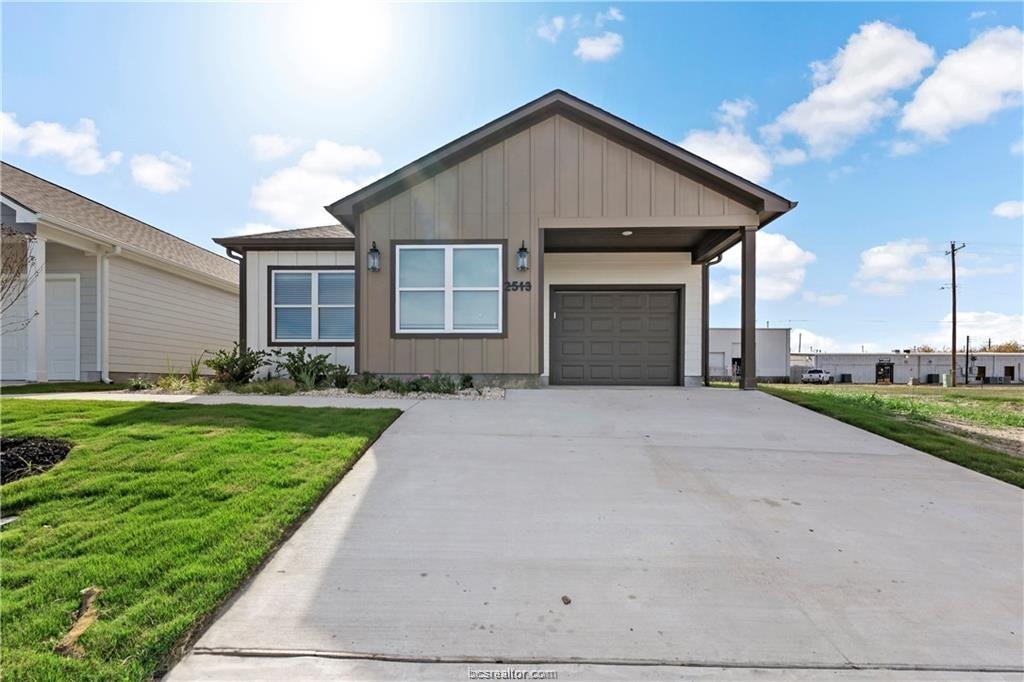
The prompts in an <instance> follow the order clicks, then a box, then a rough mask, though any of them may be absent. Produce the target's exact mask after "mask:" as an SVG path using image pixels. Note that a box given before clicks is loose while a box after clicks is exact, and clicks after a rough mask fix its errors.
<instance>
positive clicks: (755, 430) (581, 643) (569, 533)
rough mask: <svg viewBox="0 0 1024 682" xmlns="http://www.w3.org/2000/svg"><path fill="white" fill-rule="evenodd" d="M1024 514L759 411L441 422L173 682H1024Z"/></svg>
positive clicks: (328, 512) (594, 408) (305, 532)
mask: <svg viewBox="0 0 1024 682" xmlns="http://www.w3.org/2000/svg"><path fill="white" fill-rule="evenodd" d="M1022 516H1024V494H1022V491H1021V490H1019V489H1017V488H1015V487H1012V486H1010V485H1008V484H1005V483H1001V482H999V481H996V480H994V479H991V478H987V477H985V476H982V475H980V474H976V473H974V472H971V471H968V470H966V469H963V468H960V467H958V466H955V465H952V464H948V463H946V462H943V461H941V460H938V459H936V458H933V457H931V456H929V455H925V454H922V453H919V452H917V451H915V450H911V449H909V448H906V447H903V446H900V445H897V444H894V443H892V442H890V441H887V440H884V439H882V438H879V437H876V436H873V435H871V434H868V433H865V432H863V431H860V430H857V429H854V428H852V427H848V426H845V425H843V424H841V423H839V422H837V421H834V420H831V419H828V418H826V417H822V416H819V415H817V414H814V413H812V412H809V411H805V410H803V409H801V408H799V407H796V406H793V405H791V404H789V403H786V402H784V401H782V400H779V399H777V398H773V397H771V396H768V395H765V394H761V393H756V392H740V391H730V390H723V389H686V390H680V389H578V390H572V389H561V390H560V389H550V390H540V391H511V392H509V394H508V398H507V400H505V401H482V402H454V401H453V402H441V401H437V402H430V401H425V402H420V403H417V404H416V405H415V406H414V407H413V408H412V409H410V410H409V411H408V412H406V413H405V414H404V415H403V416H402V417H401V418H400V419H399V420H398V421H397V422H396V423H395V425H394V426H392V427H391V428H390V429H389V430H388V431H387V433H385V434H384V436H383V437H382V438H381V439H380V440H379V441H378V442H377V444H376V445H375V446H374V448H373V450H372V451H371V452H369V453H367V454H366V455H365V456H364V457H363V458H362V460H360V462H359V463H358V464H357V465H356V467H355V468H354V469H353V470H352V472H351V473H349V474H348V476H346V478H345V479H344V480H343V481H342V483H341V484H340V485H339V486H338V487H337V488H336V489H335V490H334V491H333V492H332V493H331V494H330V495H329V496H328V498H327V499H326V501H325V502H324V503H323V504H322V506H321V507H320V508H319V509H318V510H317V511H316V512H315V513H314V514H313V515H312V516H311V518H310V519H309V520H308V521H306V523H305V524H304V525H303V526H302V527H301V528H300V529H299V530H298V532H297V533H296V534H295V535H294V536H293V537H292V538H291V539H290V540H289V541H288V542H287V543H285V545H284V546H283V547H282V548H281V549H280V551H279V552H278V553H277V555H276V556H275V557H274V558H273V559H272V560H271V561H270V562H269V564H268V565H267V566H266V567H265V568H264V569H263V571H262V572H261V573H260V574H259V575H258V576H257V577H256V578H255V580H253V582H252V583H251V584H250V585H249V586H248V587H247V588H246V589H245V590H244V591H243V592H242V593H241V594H240V595H239V597H238V598H237V599H236V600H235V601H234V603H232V604H230V605H229V607H228V608H227V609H226V611H225V612H224V613H223V614H222V615H221V616H220V617H219V619H218V620H217V621H216V622H215V623H214V624H213V625H212V626H211V627H210V628H209V630H208V631H207V632H206V633H205V634H204V635H203V636H202V638H201V639H200V640H199V642H198V644H197V646H196V647H195V650H194V652H193V653H192V654H191V655H190V656H189V657H187V658H186V659H185V660H184V661H183V662H182V663H181V664H179V666H178V667H177V668H176V669H175V670H174V671H173V672H172V675H171V678H172V679H175V680H184V679H257V678H260V679H270V678H284V677H291V678H293V679H299V678H302V679H307V678H310V677H318V676H319V677H323V678H325V679H326V678H338V677H358V678H359V679H374V678H377V679H394V678H396V677H403V678H410V679H411V678H421V679H438V678H439V677H440V678H443V679H465V678H466V673H467V667H470V668H473V667H476V668H479V669H494V668H498V667H503V666H501V665H496V664H495V662H504V663H505V664H516V666H518V667H520V668H522V667H524V666H525V667H526V668H533V669H560V670H563V671H564V673H563V674H562V676H561V679H568V678H569V677H571V676H572V674H577V675H580V676H581V677H580V679H583V678H587V679H589V678H594V677H605V678H608V679H640V678H641V677H642V678H643V679H663V678H667V677H674V678H678V677H681V676H683V675H682V671H687V672H686V676H687V678H688V679H693V678H695V677H697V673H699V676H700V679H704V678H705V677H707V676H713V675H714V674H715V671H721V672H722V675H723V676H726V677H729V678H737V677H743V679H748V678H747V677H745V675H751V674H753V673H752V672H751V671H752V670H754V669H759V668H765V669H767V671H766V672H765V675H763V676H755V677H751V678H750V679H781V678H792V677H796V676H800V677H801V679H815V678H816V677H818V676H820V674H823V673H824V671H826V670H828V671H832V670H833V669H836V670H838V671H839V672H830V673H829V674H830V676H832V677H833V679H847V677H846V676H848V675H857V674H859V673H856V670H855V669H858V668H861V669H867V671H868V672H867V673H865V674H866V675H867V676H870V677H879V678H881V677H884V678H885V679H895V677H896V676H902V677H900V679H904V677H905V678H906V679H922V678H927V679H963V678H964V677H970V676H975V677H983V678H984V679H996V678H998V679H1004V678H1005V679H1017V680H1019V679H1021V675H1020V671H1021V670H1022V669H1024V645H1022V642H1024V640H1022V628H1024V623H1022V621H1024V588H1022V581H1024V578H1022V561H1024V549H1022V542H1024V529H1022V526H1024V521H1022ZM563 596H565V597H568V598H569V599H570V600H571V601H570V603H569V604H565V603H563ZM268 656H269V657H270V658H265V657H268ZM455 664H459V665H455ZM545 664H547V665H545ZM396 666H398V667H397V668H396ZM632 666H638V667H635V668H634V667H632ZM639 666H643V667H639ZM663 666H674V667H663ZM686 666H696V667H693V668H689V667H686ZM659 671H661V672H659ZM801 671H802V672H801ZM755 672H756V671H755ZM815 673H818V675H816V674H815ZM773 675H774V676H775V677H772V676H773ZM779 676H781V677H779ZM850 679H853V678H852V677H850ZM857 679H861V678H860V677H858V678H857Z"/></svg>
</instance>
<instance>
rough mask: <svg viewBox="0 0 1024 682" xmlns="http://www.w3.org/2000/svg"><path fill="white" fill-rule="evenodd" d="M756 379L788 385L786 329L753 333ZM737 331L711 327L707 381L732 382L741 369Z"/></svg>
mask: <svg viewBox="0 0 1024 682" xmlns="http://www.w3.org/2000/svg"><path fill="white" fill-rule="evenodd" d="M755 333H756V336H755V339H756V347H757V351H756V352H757V378H758V380H759V381H773V382H780V381H781V382H785V381H789V329H788V328H784V327H779V328H773V329H768V328H762V329H758V330H756V332H755ZM740 345H741V344H740V330H739V329H738V328H736V327H712V328H711V329H709V330H708V377H709V378H710V379H735V378H736V377H738V376H739V375H740V373H741V372H742V369H743V362H742V354H741V353H740Z"/></svg>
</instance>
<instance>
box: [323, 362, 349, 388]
mask: <svg viewBox="0 0 1024 682" xmlns="http://www.w3.org/2000/svg"><path fill="white" fill-rule="evenodd" d="M329 367H330V368H329V369H328V371H327V383H328V384H330V385H331V386H333V387H334V388H345V387H346V386H348V382H349V379H350V375H349V371H348V367H347V366H346V365H330V366H329Z"/></svg>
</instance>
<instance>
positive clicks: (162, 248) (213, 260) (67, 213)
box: [0, 162, 238, 284]
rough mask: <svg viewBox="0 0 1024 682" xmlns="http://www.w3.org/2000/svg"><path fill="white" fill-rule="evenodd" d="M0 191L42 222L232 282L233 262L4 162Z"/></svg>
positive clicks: (0, 170) (235, 268)
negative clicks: (61, 223)
mask: <svg viewBox="0 0 1024 682" xmlns="http://www.w3.org/2000/svg"><path fill="white" fill-rule="evenodd" d="M0 192H2V193H3V195H4V196H5V197H7V198H8V199H10V200H11V201H14V202H16V203H18V204H21V205H22V206H24V207H25V208H27V209H29V210H31V211H32V212H33V213H36V214H40V215H41V216H42V217H43V218H44V219H45V218H46V217H48V216H49V217H52V218H56V219H58V220H61V221H64V222H67V223H72V224H74V225H76V226H79V227H82V228H85V229H87V230H91V231H92V232H95V233H97V234H98V235H100V236H101V237H106V238H109V239H110V240H111V241H113V242H115V243H118V244H122V245H124V246H128V247H133V248H135V249H136V250H138V251H140V252H144V253H147V254H151V255H153V256H157V257H159V258H162V259H164V260H165V261H170V262H171V263H173V264H175V265H180V266H181V267H183V268H187V269H189V270H195V271H198V272H200V273H202V274H205V275H209V276H212V277H216V278H218V279H222V280H224V281H226V282H229V283H231V284H237V283H238V264H237V263H235V261H233V260H230V259H228V258H225V257H223V256H220V255H218V254H216V253H214V252H212V251H207V250H206V249H204V248H202V247H200V246H196V245H195V244H193V243H191V242H187V241H185V240H184V239H182V238H181V237H176V236H174V235H173V234H170V233H169V232H164V231H163V230H161V229H159V228H157V227H153V226H152V225H149V224H148V223H144V222H142V221H141V220H136V219H135V218H132V217H131V216H129V215H125V214H124V213H121V212H120V211H116V210H114V209H112V208H110V207H109V206H104V205H103V204H101V203H99V202H97V201H93V200H92V199H89V198H87V197H84V196H82V195H81V194H78V193H76V192H72V191H71V190H69V189H66V188H64V187H61V186H60V185H56V184H54V183H52V182H50V181H49V180H44V179H43V178H40V177H38V176H36V175H33V174H31V173H29V172H27V171H23V170H22V169H20V168H18V167H16V166H12V165H10V164H9V163H6V162H2V163H0Z"/></svg>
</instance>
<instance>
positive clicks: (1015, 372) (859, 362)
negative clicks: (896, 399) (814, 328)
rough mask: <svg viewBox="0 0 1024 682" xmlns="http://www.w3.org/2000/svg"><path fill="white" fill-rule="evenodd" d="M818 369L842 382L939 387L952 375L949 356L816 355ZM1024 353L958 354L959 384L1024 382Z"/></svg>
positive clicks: (934, 354) (912, 354)
mask: <svg viewBox="0 0 1024 682" xmlns="http://www.w3.org/2000/svg"><path fill="white" fill-rule="evenodd" d="M813 362H814V366H815V367H817V368H818V369H824V370H827V371H829V372H831V373H832V376H834V377H835V380H836V382H838V383H854V384H876V383H878V384H884V383H893V384H906V383H909V382H910V381H911V380H916V381H919V382H920V383H922V384H938V383H941V382H942V375H943V374H948V373H949V368H950V364H951V363H950V357H949V353H919V352H914V351H904V352H893V353H816V354H814V356H813ZM1022 369H1024V353H989V352H982V351H979V352H972V353H969V354H964V353H958V354H957V357H956V372H957V382H958V383H961V384H962V383H964V382H965V381H966V382H967V383H970V384H982V383H985V384H1001V383H1020V382H1021V380H1022Z"/></svg>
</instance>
